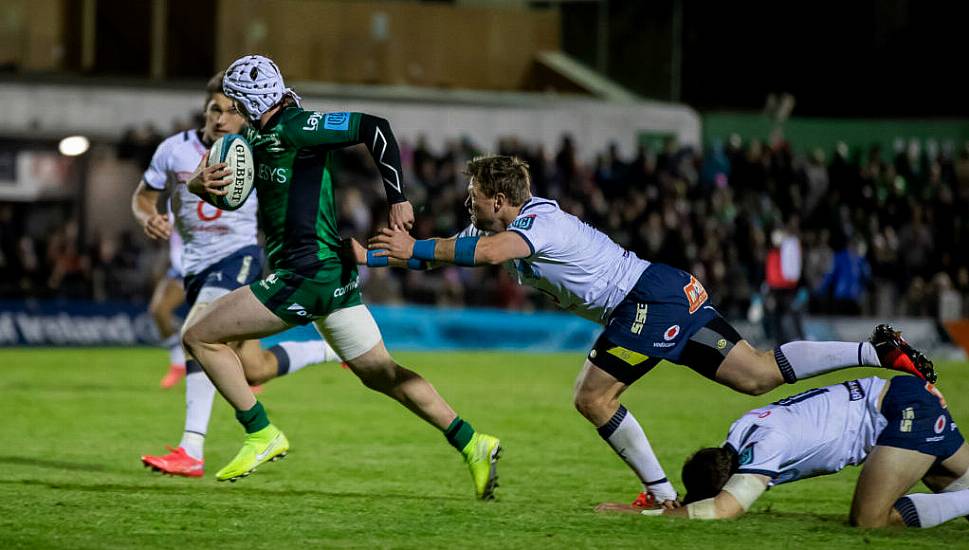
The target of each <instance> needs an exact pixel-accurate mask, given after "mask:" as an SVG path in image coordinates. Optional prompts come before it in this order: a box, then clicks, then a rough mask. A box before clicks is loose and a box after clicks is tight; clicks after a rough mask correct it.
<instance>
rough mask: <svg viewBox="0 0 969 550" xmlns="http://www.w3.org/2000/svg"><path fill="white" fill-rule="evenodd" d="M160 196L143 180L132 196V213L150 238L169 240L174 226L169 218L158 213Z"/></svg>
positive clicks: (159, 193) (158, 192)
mask: <svg viewBox="0 0 969 550" xmlns="http://www.w3.org/2000/svg"><path fill="white" fill-rule="evenodd" d="M159 195H161V192H160V191H156V190H154V189H151V188H149V187H148V185H146V184H145V180H141V182H140V183H138V188H137V189H135V193H134V195H132V196H131V212H132V213H133V214H134V215H135V219H136V220H138V223H139V224H141V227H142V229H144V231H145V235H148V237H149V238H151V239H168V238H169V237H171V236H172V224H171V223H170V222H169V221H168V216H166V215H165V214H160V213H159V212H158V197H159Z"/></svg>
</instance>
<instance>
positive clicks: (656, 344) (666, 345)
mask: <svg viewBox="0 0 969 550" xmlns="http://www.w3.org/2000/svg"><path fill="white" fill-rule="evenodd" d="M675 345H676V342H653V347H654V348H671V347H673V346H675Z"/></svg>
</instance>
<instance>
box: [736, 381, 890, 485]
mask: <svg viewBox="0 0 969 550" xmlns="http://www.w3.org/2000/svg"><path fill="white" fill-rule="evenodd" d="M887 383H888V381H887V380H882V379H881V378H877V377H871V378H862V379H861V380H850V381H848V382H844V383H842V384H835V385H833V386H826V387H823V388H815V389H812V390H808V391H806V392H803V393H799V394H797V395H793V396H791V397H788V398H786V399H781V400H780V401H777V402H776V403H772V404H770V405H767V406H766V407H762V408H759V409H754V410H752V411H750V412H749V413H747V414H745V415H744V416H743V417H742V418H740V420H737V421H736V422H734V423H733V425H732V426H730V431H729V432H728V433H727V441H726V445H730V446H731V447H733V448H734V449H735V450H736V451H737V453H738V454H739V456H740V468H739V469H738V470H737V473H739V474H744V473H746V474H761V475H765V476H768V477H770V478H771V482H770V485H776V484H779V483H787V482H790V481H796V480H798V479H804V478H807V477H814V476H819V475H825V474H833V473H835V472H838V471H840V470H841V469H842V468H844V467H845V466H848V465H855V464H859V463H861V462H862V461H864V460H865V458H866V457H867V456H868V453H869V452H871V449H872V447H874V446H875V440H877V439H878V436H879V434H881V432H882V430H884V429H885V426H887V425H888V421H887V420H886V419H885V417H884V416H882V414H881V413H880V412H879V410H878V397H879V395H880V394H881V392H882V389H883V388H884V387H885V385H886V384H887Z"/></svg>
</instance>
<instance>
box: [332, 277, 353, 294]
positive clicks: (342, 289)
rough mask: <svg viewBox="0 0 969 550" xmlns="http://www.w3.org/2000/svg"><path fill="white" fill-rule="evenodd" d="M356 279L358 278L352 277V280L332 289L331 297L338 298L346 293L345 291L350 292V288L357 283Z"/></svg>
mask: <svg viewBox="0 0 969 550" xmlns="http://www.w3.org/2000/svg"><path fill="white" fill-rule="evenodd" d="M358 281H359V279H354V280H352V281H350V282H349V283H347V284H345V285H343V286H341V287H340V288H338V289H336V290H334V291H333V297H334V298H339V297H341V296H344V295H346V293H347V292H350V291H351V290H353V289H355V288H357V285H358V284H359V283H358Z"/></svg>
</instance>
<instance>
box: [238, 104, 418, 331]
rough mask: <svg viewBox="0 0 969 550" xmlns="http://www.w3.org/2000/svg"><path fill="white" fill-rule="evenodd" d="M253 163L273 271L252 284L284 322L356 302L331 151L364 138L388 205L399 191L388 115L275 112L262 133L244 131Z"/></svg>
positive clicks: (398, 199) (354, 275)
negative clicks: (339, 223)
mask: <svg viewBox="0 0 969 550" xmlns="http://www.w3.org/2000/svg"><path fill="white" fill-rule="evenodd" d="M243 136H244V137H245V138H246V140H248V141H249V143H250V145H251V146H252V153H253V158H254V160H255V169H256V174H255V187H256V192H257V194H258V197H259V223H260V225H261V226H262V230H263V232H264V233H265V235H266V255H267V257H268V260H269V265H270V268H271V269H272V270H273V275H271V276H270V277H269V278H268V279H266V280H263V281H260V282H257V283H254V284H253V285H251V288H252V289H253V292H254V293H255V294H256V296H257V297H258V298H259V299H260V300H261V301H262V302H263V303H264V304H265V305H266V306H267V307H269V308H270V309H271V310H273V311H274V312H275V313H276V314H277V315H279V316H280V317H281V318H283V319H284V320H286V321H288V322H296V323H298V322H307V321H310V320H312V319H315V318H319V317H323V316H325V315H328V314H329V313H331V312H332V311H334V310H336V309H340V308H341V307H350V306H352V305H355V304H358V303H360V302H359V291H358V290H357V270H356V265H355V264H353V263H345V261H344V260H341V257H340V240H341V239H340V235H339V233H338V232H337V208H336V204H335V199H334V196H333V176H332V173H331V170H332V168H333V151H334V150H335V149H339V148H342V147H348V146H351V145H356V144H359V143H363V144H364V145H366V147H367V150H368V151H370V155H371V156H372V157H373V160H374V163H375V164H376V166H377V168H378V170H379V171H380V174H381V177H382V178H383V182H384V188H385V189H386V191H387V199H388V201H389V202H390V203H392V204H393V203H397V202H401V201H404V200H406V199H405V198H404V194H403V186H402V181H401V168H400V151H399V149H398V147H397V142H396V139H395V138H394V135H393V133H392V131H391V129H390V125H389V124H388V123H387V121H386V120H384V119H382V118H379V117H375V116H371V115H367V114H363V113H346V112H340V113H317V112H313V111H306V110H303V109H301V108H299V107H297V106H292V105H291V106H287V107H285V108H283V109H281V110H280V111H279V112H277V113H276V114H275V115H274V116H273V117H272V118H271V119H270V120H269V121H268V122H267V123H266V125H265V126H264V127H263V128H262V129H261V130H259V131H257V130H256V129H254V128H251V127H250V128H246V129H245V130H243Z"/></svg>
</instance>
